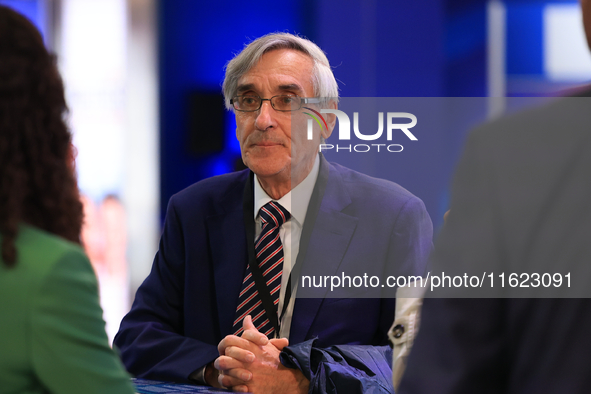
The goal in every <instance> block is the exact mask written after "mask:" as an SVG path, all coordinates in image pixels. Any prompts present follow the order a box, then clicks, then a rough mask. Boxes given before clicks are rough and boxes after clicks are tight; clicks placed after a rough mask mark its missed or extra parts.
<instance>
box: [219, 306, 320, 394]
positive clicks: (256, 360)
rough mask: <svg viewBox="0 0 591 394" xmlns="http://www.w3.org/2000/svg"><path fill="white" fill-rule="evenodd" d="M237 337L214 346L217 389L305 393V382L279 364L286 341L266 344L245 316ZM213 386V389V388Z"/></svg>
mask: <svg viewBox="0 0 591 394" xmlns="http://www.w3.org/2000/svg"><path fill="white" fill-rule="evenodd" d="M243 328H244V332H243V333H242V335H241V336H240V337H238V336H236V335H228V336H227V337H225V338H224V339H222V341H221V342H220V343H219V345H218V351H219V354H220V356H219V357H218V358H217V359H216V360H215V362H214V363H213V366H214V367H215V368H216V369H217V371H218V372H219V376H218V381H217V383H219V385H220V386H222V387H226V388H230V389H232V390H234V391H240V392H252V393H254V394H259V393H261V394H262V393H265V394H267V393H281V394H288V393H307V392H308V386H309V381H308V379H306V377H305V376H304V375H303V374H302V372H301V371H300V370H298V369H292V368H287V367H285V366H283V365H282V364H281V362H280V361H279V354H280V353H281V350H282V349H283V348H284V347H286V346H287V345H288V344H289V341H288V340H287V339H286V338H277V339H271V340H269V339H268V338H267V337H266V336H265V335H264V334H262V333H260V332H259V331H258V330H257V329H256V327H255V326H254V325H253V324H252V319H251V317H250V316H247V317H246V318H245V319H244V321H243ZM216 386H217V385H216Z"/></svg>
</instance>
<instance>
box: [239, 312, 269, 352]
mask: <svg viewBox="0 0 591 394" xmlns="http://www.w3.org/2000/svg"><path fill="white" fill-rule="evenodd" d="M242 328H244V332H243V333H242V335H241V337H242V338H244V339H247V340H249V341H251V342H252V343H255V344H257V345H259V346H265V345H266V344H267V343H269V339H268V338H267V336H266V335H265V334H263V333H260V332H259V331H258V330H257V328H256V327H255V326H254V324H253V323H252V317H251V316H250V315H248V316H246V317H245V318H244V320H243V321H242Z"/></svg>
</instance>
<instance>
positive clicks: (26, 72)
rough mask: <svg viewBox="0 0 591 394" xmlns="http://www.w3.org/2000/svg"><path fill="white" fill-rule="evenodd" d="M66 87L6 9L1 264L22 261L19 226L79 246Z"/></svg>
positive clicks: (0, 65)
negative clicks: (67, 123) (48, 234)
mask: <svg viewBox="0 0 591 394" xmlns="http://www.w3.org/2000/svg"><path fill="white" fill-rule="evenodd" d="M66 111H67V106H66V101H65V98H64V86H63V83H62V79H61V77H60V75H59V72H58V70H57V66H56V61H55V57H54V56H53V55H51V54H50V53H48V51H47V49H46V48H45V45H44V44H43V39H42V37H41V34H40V33H39V31H38V30H37V29H36V28H35V27H34V26H33V24H32V23H31V22H30V21H29V20H28V19H26V18H25V17H24V16H22V15H20V14H19V13H17V12H15V11H13V10H11V9H10V8H7V7H4V6H0V235H1V237H2V260H3V261H4V263H5V264H6V265H7V266H13V265H14V264H15V263H16V261H17V251H16V248H15V245H14V243H15V239H16V237H17V233H18V226H19V224H20V223H23V222H24V223H27V224H30V225H32V226H35V227H38V228H40V229H42V230H45V231H48V232H50V233H53V234H56V235H59V236H61V237H64V238H66V239H68V240H70V241H73V242H76V243H80V229H81V227H82V218H83V214H82V204H81V202H80V196H79V192H78V187H77V183H76V178H75V171H74V168H73V166H74V164H73V157H72V146H71V141H72V135H71V134H70V132H69V130H68V127H67V126H66V123H65V121H64V114H65V113H66Z"/></svg>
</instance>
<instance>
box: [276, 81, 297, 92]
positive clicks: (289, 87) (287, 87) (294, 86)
mask: <svg viewBox="0 0 591 394" xmlns="http://www.w3.org/2000/svg"><path fill="white" fill-rule="evenodd" d="M279 90H295V91H298V92H301V91H302V90H303V89H302V88H301V86H300V85H297V84H295V83H290V84H288V85H279Z"/></svg>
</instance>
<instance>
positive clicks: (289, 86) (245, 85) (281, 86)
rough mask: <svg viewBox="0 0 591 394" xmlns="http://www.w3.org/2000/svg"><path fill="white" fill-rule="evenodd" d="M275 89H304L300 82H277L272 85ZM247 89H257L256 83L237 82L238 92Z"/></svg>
mask: <svg viewBox="0 0 591 394" xmlns="http://www.w3.org/2000/svg"><path fill="white" fill-rule="evenodd" d="M272 87H273V88H275V89H276V90H285V91H294V92H296V93H297V92H303V91H304V89H303V88H302V86H301V85H300V84H297V83H278V84H277V85H276V86H272ZM249 90H257V85H256V84H254V83H238V93H243V92H246V91H249Z"/></svg>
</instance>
